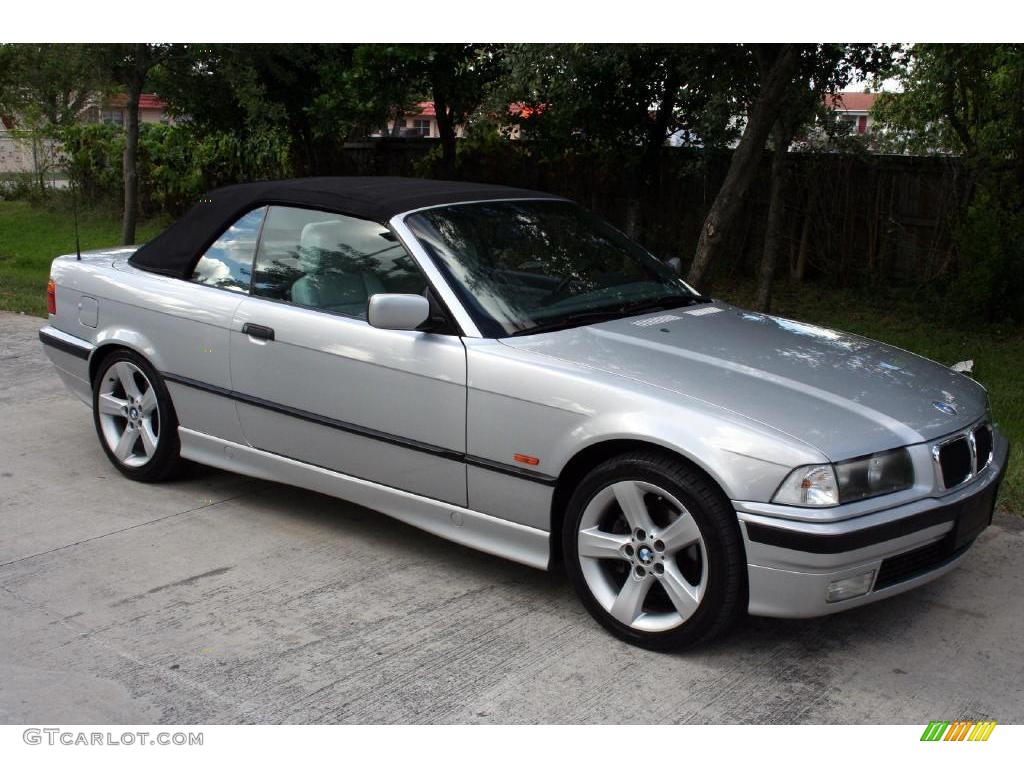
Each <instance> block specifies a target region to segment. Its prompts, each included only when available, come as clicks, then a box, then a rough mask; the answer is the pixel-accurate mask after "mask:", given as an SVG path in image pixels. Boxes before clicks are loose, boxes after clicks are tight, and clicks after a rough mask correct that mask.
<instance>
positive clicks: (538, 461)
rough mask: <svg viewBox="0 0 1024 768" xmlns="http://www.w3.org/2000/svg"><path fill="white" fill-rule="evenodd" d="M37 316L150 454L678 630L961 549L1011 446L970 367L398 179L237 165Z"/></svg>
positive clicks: (850, 589) (163, 471) (902, 571)
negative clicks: (355, 510)
mask: <svg viewBox="0 0 1024 768" xmlns="http://www.w3.org/2000/svg"><path fill="white" fill-rule="evenodd" d="M48 301H49V322H48V324H47V325H45V326H44V327H43V328H42V330H41V331H40V334H39V338H40V340H41V341H42V343H43V344H44V346H45V350H46V353H47V354H48V356H49V358H50V360H51V361H52V362H53V364H54V366H55V367H56V369H57V372H58V373H59V374H60V376H61V377H62V379H63V380H64V381H65V382H66V384H67V385H68V387H70V389H71V390H72V391H73V392H74V393H75V394H77V395H78V396H79V397H80V398H81V399H82V400H83V401H85V402H86V403H87V404H89V405H90V407H91V408H92V411H93V416H94V421H95V426H96V433H97V435H98V437H99V443H100V446H101V447H102V449H103V450H104V451H105V452H106V454H107V456H108V457H109V459H110V461H111V462H113V464H114V466H116V467H117V468H118V469H119V470H120V471H121V472H122V473H124V474H125V475H126V476H127V477H129V478H131V479H134V480H138V481H143V482H153V481H158V480H162V479H165V478H168V477H170V476H171V475H172V474H173V473H174V471H175V470H176V469H177V468H178V467H179V466H180V465H181V464H182V462H183V461H184V460H191V461H195V462H199V463H202V464H208V465H211V466H214V467H220V468H223V469H227V470H231V471H233V472H240V473H243V474H246V475H252V476H254V477H260V478H265V479H268V480H274V481H277V482H282V483H290V484H293V485H297V486H301V487H303V488H310V489H313V490H316V491H320V492H322V493H326V494H331V495H333V496H336V497H339V498H343V499H346V500H349V501H351V502H355V503H357V504H362V505H364V506H367V507H371V508H374V509H377V510H379V511H381V512H383V513H385V514H388V515H391V516H393V517H396V518H399V519H400V520H404V521H406V522H407V523H410V524H412V525H415V526H418V527H420V528H422V529H424V530H426V531H429V532H431V533H433V534H436V535H438V536H443V537H445V538H447V539H451V540H453V541H456V542H459V543H461V544H465V545H467V546H470V547H475V548H477V549H480V550H483V551H485V552H489V553H492V554H494V555H498V556H500V557H505V558H508V559H511V560H515V561H517V562H520V563H525V564H527V565H530V566H533V567H536V568H550V567H553V566H554V565H556V564H560V565H561V567H563V568H564V570H565V571H566V573H567V574H568V577H569V579H570V580H571V582H572V584H573V585H574V587H575V589H576V591H577V592H578V593H579V596H580V599H581V600H582V601H583V603H584V605H585V606H586V607H587V609H588V610H589V611H590V613H592V614H593V616H594V617H595V618H596V619H597V621H598V622H600V623H601V624H602V625H603V626H604V627H606V628H607V629H608V630H609V631H611V632H612V633H613V634H615V635H617V636H618V637H620V638H622V639H624V640H627V641H629V642H632V643H636V644H638V645H641V646H644V647H648V648H653V649H674V648H681V647H684V646H688V645H693V644H695V643H700V642H706V641H707V640H708V639H710V638H711V637H712V636H714V635H716V634H717V633H720V632H721V631H723V630H724V629H725V628H727V627H728V626H729V625H730V623H732V622H733V621H734V620H735V619H736V618H737V617H738V616H740V615H742V614H743V613H744V612H747V613H750V614H754V615H759V616H778V617H805V616H818V615H822V614H827V613H832V612H834V611H840V610H844V609H847V608H852V607H855V606H859V605H864V604H865V603H870V602H872V601H875V600H879V599H882V598H884V597H888V596H890V595H895V594H898V593H900V592H904V591H906V590H909V589H912V588H913V587H916V586H918V585H920V584H923V583H925V582H928V581H930V580H932V579H934V578H936V577H938V576H940V575H942V574H944V573H946V572H947V571H949V570H950V569H951V568H953V567H954V566H955V565H956V563H957V561H958V560H959V559H960V558H961V557H962V556H963V555H964V553H965V552H966V551H967V549H968V548H969V547H970V546H971V544H972V542H973V541H974V540H975V538H976V537H977V536H978V534H979V533H980V532H981V531H982V530H983V529H984V528H985V527H986V526H987V525H988V524H989V522H990V521H991V517H992V510H993V506H994V502H995V497H996V493H997V490H998V487H999V483H1000V480H1001V479H1002V476H1003V473H1004V471H1005V468H1006V462H1007V441H1006V440H1005V438H1004V437H1003V436H1002V435H1001V434H1000V433H999V431H998V430H997V429H996V428H995V426H994V425H993V423H992V420H991V416H990V411H989V406H988V398H987V396H986V393H985V390H984V388H983V387H981V386H980V385H979V384H977V383H976V382H975V381H973V380H972V379H971V378H969V377H967V376H965V375H963V374H961V373H957V372H955V371H953V370H951V369H950V368H948V367H945V366H943V365H940V364H938V363H935V362H932V361H929V360H926V359H923V358H921V357H918V356H916V355H913V354H911V353H909V352H905V351H902V350H900V349H896V348H894V347H890V346H887V345H885V344H880V343H877V342H873V341H870V340H868V339H865V338H862V337H859V336H855V335H851V334H848V333H839V332H836V331H831V330H827V329H825V328H819V327H816V326H812V325H807V324H804V323H799V322H794V321H792V320H785V319H782V318H779V317H773V316H770V315H764V314H759V313H756V312H748V311H746V310H743V309H738V308H736V307H733V306H730V305H728V304H725V303H723V302H721V301H717V300H714V299H712V298H710V297H707V296H703V295H701V294H699V293H698V292H696V291H695V290H693V289H692V288H691V287H690V286H688V285H687V284H686V283H685V282H684V281H683V280H682V279H680V277H679V275H678V270H677V269H674V268H673V266H672V265H670V264H666V263H663V262H662V261H659V260H658V259H656V258H655V257H653V256H652V255H651V254H649V253H648V252H647V251H645V250H644V249H643V248H641V247H640V246H638V245H637V244H635V243H633V242H632V241H630V240H629V239H627V238H626V237H625V236H623V235H622V234H621V233H619V232H618V231H617V230H615V229H614V228H612V227H610V226H609V225H607V224H605V223H603V222H602V221H600V220H598V219H597V218H595V217H594V216H592V215H591V214H589V213H588V212H587V211H585V210H584V209H582V208H581V207H579V206H577V205H575V204H573V203H571V202H569V201H568V200H565V199H563V198H559V197H556V196H553V195H547V194H543V193H538V192H532V191H528V190H522V189H511V188H507V187H497V186H489V185H480V184H463V183H453V182H438V181H428V180H413V179H397V178H356V177H345V178H315V179H296V180H287V181H275V182H263V183H255V184H245V185H238V186H233V187H227V188H223V189H220V190H216V191H214V192H211V193H209V194H208V195H207V196H206V197H204V198H203V199H202V200H200V201H199V202H198V203H196V205H195V206H194V207H193V208H192V209H191V210H190V211H189V212H188V213H187V214H186V215H185V216H183V217H182V218H181V219H180V220H179V221H178V222H176V223H175V224H174V225H172V226H171V227H170V228H168V229H167V230H166V231H165V232H164V233H163V234H161V235H160V236H159V237H157V238H156V239H154V240H153V241H151V242H150V243H148V244H146V245H144V246H142V247H141V248H138V249H137V250H136V249H114V250H106V251H94V252H89V253H84V254H71V255H68V256H61V257H59V258H57V259H56V260H55V261H54V262H53V267H52V271H51V281H50V284H49V289H48Z"/></svg>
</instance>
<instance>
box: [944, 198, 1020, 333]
mask: <svg viewBox="0 0 1024 768" xmlns="http://www.w3.org/2000/svg"><path fill="white" fill-rule="evenodd" d="M1006 186H1010V187H1011V189H1010V190H1009V192H1010V193H1015V194H1017V195H1020V194H1021V193H1020V189H1019V187H1017V186H1016V185H1006ZM995 187H996V185H995V184H994V183H993V182H992V181H989V182H988V183H986V184H985V185H983V186H981V187H980V188H979V189H978V191H977V193H976V194H975V196H974V200H973V201H972V202H971V203H970V205H969V206H968V207H967V210H966V211H964V213H963V214H962V215H961V216H960V219H959V222H958V225H957V227H956V230H955V243H956V248H957V251H958V255H959V257H960V258H959V270H958V271H957V273H956V274H955V276H954V277H953V278H952V280H951V281H950V284H949V287H948V290H947V291H946V295H945V297H946V301H947V304H948V306H949V308H950V309H951V310H952V313H953V314H954V315H956V316H957V317H960V318H962V319H963V320H965V321H968V322H970V321H973V322H974V323H975V324H976V323H977V321H978V320H979V319H983V320H986V321H989V322H993V321H1002V322H1005V321H1007V320H1009V321H1011V322H1016V323H1021V322H1024V253H1022V251H1021V249H1022V247H1024V210H1022V209H1021V206H1020V204H1019V202H1018V203H1017V204H1015V205H1013V204H1011V205H1007V200H1006V198H1004V197H1003V195H1002V194H1001V193H1000V192H999V191H998V189H997V188H995Z"/></svg>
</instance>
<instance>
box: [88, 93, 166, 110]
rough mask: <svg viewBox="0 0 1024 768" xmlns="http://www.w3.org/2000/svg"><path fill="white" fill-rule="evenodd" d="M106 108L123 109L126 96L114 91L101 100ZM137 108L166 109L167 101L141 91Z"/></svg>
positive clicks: (126, 101) (126, 99) (126, 102)
mask: <svg viewBox="0 0 1024 768" xmlns="http://www.w3.org/2000/svg"><path fill="white" fill-rule="evenodd" d="M103 104H104V108H106V109H124V107H125V106H126V105H127V104H128V96H127V95H125V94H123V93H115V94H114V95H113V96H111V97H109V98H108V99H107V100H106V101H104V102H103ZM139 109H161V110H162V109H167V102H165V101H164V100H163V99H161V98H160V97H159V96H157V95H156V94H155V93H143V94H141V95H140V96H139Z"/></svg>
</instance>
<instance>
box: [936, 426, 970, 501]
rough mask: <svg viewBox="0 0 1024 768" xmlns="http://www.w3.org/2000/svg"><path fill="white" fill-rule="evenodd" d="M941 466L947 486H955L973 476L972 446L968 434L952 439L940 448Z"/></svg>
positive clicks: (943, 479)
mask: <svg viewBox="0 0 1024 768" xmlns="http://www.w3.org/2000/svg"><path fill="white" fill-rule="evenodd" d="M939 467H940V468H941V469H942V482H943V484H944V485H945V486H946V487H947V488H954V487H956V486H958V485H960V483H962V482H964V481H965V480H966V479H967V478H969V477H970V476H971V446H970V444H969V443H968V442H967V437H966V436H964V437H959V438H957V439H956V440H950V441H949V442H948V443H946V444H945V445H943V446H942V447H941V448H939Z"/></svg>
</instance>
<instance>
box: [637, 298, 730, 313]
mask: <svg viewBox="0 0 1024 768" xmlns="http://www.w3.org/2000/svg"><path fill="white" fill-rule="evenodd" d="M709 301H711V299H709V298H708V297H707V296H701V295H699V294H693V295H691V296H659V297H658V298H657V299H648V300H647V301H639V302H637V303H636V304H627V305H625V306H624V307H623V308H622V312H623V314H630V315H636V314H639V313H640V312H653V311H654V310H657V309H675V308H677V307H689V306H691V305H693V304H706V303H708V302H709Z"/></svg>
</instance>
